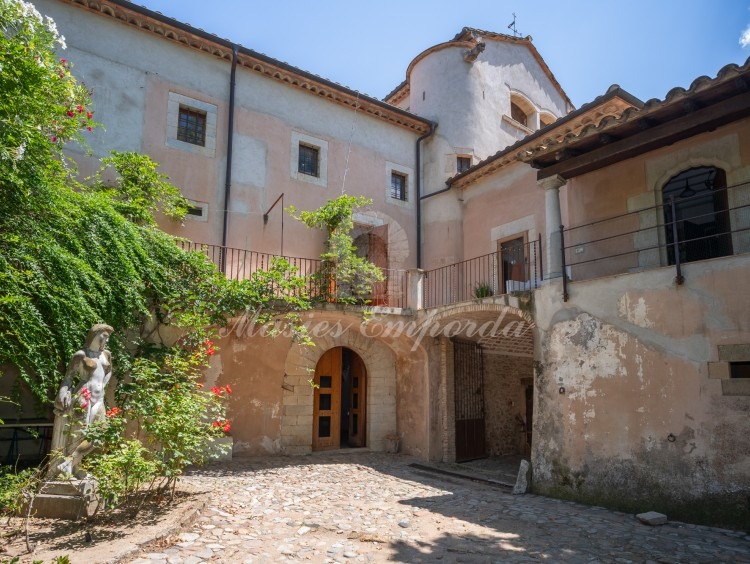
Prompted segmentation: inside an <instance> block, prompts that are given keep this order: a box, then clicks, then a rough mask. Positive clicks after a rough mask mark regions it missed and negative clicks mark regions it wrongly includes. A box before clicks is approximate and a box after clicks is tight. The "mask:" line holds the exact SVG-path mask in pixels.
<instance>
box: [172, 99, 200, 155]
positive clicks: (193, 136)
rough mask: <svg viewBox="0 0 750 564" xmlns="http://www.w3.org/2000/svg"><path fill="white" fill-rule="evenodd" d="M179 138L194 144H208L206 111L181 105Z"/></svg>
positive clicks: (178, 125)
mask: <svg viewBox="0 0 750 564" xmlns="http://www.w3.org/2000/svg"><path fill="white" fill-rule="evenodd" d="M177 139H178V140H179V141H184V142H185V143H192V144H193V145H200V146H201V147H203V146H205V145H206V112H202V111H200V110H194V109H193V108H189V107H187V106H183V105H180V114H179V118H178V122H177Z"/></svg>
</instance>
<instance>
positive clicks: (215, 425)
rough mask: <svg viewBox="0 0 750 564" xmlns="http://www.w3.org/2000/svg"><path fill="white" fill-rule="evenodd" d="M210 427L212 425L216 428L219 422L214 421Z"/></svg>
mask: <svg viewBox="0 0 750 564" xmlns="http://www.w3.org/2000/svg"><path fill="white" fill-rule="evenodd" d="M211 425H213V426H214V427H218V426H220V425H221V421H214V422H213V423H211Z"/></svg>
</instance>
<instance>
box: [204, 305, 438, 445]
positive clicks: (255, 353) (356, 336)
mask: <svg viewBox="0 0 750 564" xmlns="http://www.w3.org/2000/svg"><path fill="white" fill-rule="evenodd" d="M410 319H411V318H409V317H406V316H394V315H385V316H382V317H377V316H376V317H375V318H373V319H371V320H370V321H369V323H368V324H367V325H362V317H361V313H357V312H356V311H354V312H345V311H343V310H341V309H339V308H330V309H326V310H324V311H321V310H317V311H314V312H310V313H308V314H305V316H304V321H305V322H306V323H308V327H309V329H310V334H311V338H312V340H313V342H314V346H300V345H298V344H295V343H293V342H291V340H290V339H289V338H286V337H283V336H282V337H278V338H275V339H273V338H269V337H263V336H262V335H261V334H260V333H259V328H257V327H255V328H253V327H252V326H250V325H248V324H242V323H238V324H236V325H232V326H230V327H229V329H228V331H226V334H225V336H224V337H223V338H222V339H221V340H220V341H219V342H218V343H217V345H218V347H219V348H220V350H219V352H217V354H216V355H214V356H213V357H212V359H211V365H210V367H209V369H208V371H207V372H206V385H207V386H213V385H218V386H224V385H226V384H231V386H232V389H233V391H234V393H233V394H232V396H231V398H230V400H229V404H228V417H229V418H230V420H231V422H232V437H233V438H234V441H235V446H234V451H235V453H238V454H239V453H242V454H271V453H284V454H304V453H309V452H310V451H311V449H312V425H313V396H314V390H313V388H312V387H311V386H310V384H309V380H310V379H311V378H312V375H313V373H314V371H315V366H316V365H317V362H318V360H319V359H320V357H321V356H322V355H323V353H325V352H326V351H328V350H329V349H331V348H333V347H347V348H349V349H351V350H352V351H354V352H355V353H356V354H357V355H359V356H360V357H361V358H362V360H363V361H364V364H365V368H366V370H367V415H366V418H367V427H366V446H367V447H368V448H370V449H371V450H374V451H379V450H383V449H384V446H385V445H384V439H385V436H386V435H391V434H399V435H400V436H401V450H402V452H405V453H408V454H411V455H414V456H418V457H421V458H426V457H427V456H428V455H429V453H430V450H431V447H430V440H432V441H433V442H434V440H435V439H434V438H432V439H431V438H430V433H429V421H430V418H429V414H428V407H429V403H428V397H429V394H430V393H431V391H430V385H429V382H428V371H427V364H426V359H427V356H426V354H425V352H424V350H423V349H422V348H421V347H420V346H416V347H412V342H411V341H409V340H408V339H407V338H406V337H405V336H404V335H395V334H394V333H391V334H389V333H388V332H387V331H388V328H389V327H392V326H393V325H391V324H394V323H399V322H400V323H405V322H408V321H409V320H410ZM432 448H433V450H434V447H432Z"/></svg>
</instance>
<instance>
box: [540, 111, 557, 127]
mask: <svg viewBox="0 0 750 564" xmlns="http://www.w3.org/2000/svg"><path fill="white" fill-rule="evenodd" d="M556 119H557V118H556V117H555V116H553V115H552V114H548V113H546V112H545V113H540V114H539V127H540V128H542V127H547V126H548V125H552V124H553V123H554V122H555V120H556Z"/></svg>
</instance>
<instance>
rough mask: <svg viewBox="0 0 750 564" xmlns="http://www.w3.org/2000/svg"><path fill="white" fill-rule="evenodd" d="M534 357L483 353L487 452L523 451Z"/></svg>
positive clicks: (494, 454)
mask: <svg viewBox="0 0 750 564" xmlns="http://www.w3.org/2000/svg"><path fill="white" fill-rule="evenodd" d="M533 364H534V359H533V358H531V357H524V356H506V355H499V354H485V355H484V413H485V440H486V444H487V454H488V455H490V456H499V455H506V454H523V453H524V444H525V435H524V433H523V429H524V427H523V423H525V420H526V409H525V406H526V404H525V401H526V400H525V395H524V391H525V386H524V385H523V384H522V382H521V381H522V380H523V379H528V378H531V376H532V374H533V371H534V367H533Z"/></svg>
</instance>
